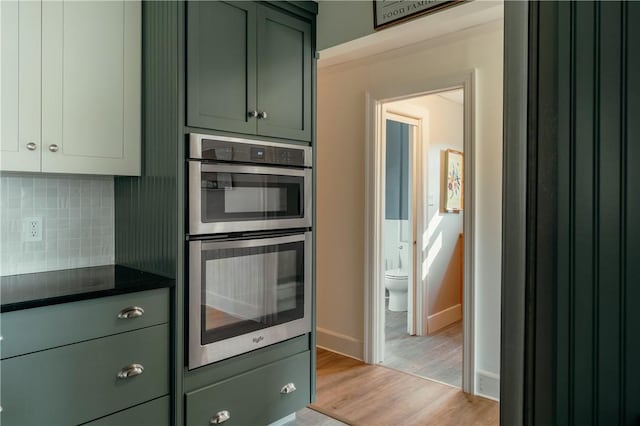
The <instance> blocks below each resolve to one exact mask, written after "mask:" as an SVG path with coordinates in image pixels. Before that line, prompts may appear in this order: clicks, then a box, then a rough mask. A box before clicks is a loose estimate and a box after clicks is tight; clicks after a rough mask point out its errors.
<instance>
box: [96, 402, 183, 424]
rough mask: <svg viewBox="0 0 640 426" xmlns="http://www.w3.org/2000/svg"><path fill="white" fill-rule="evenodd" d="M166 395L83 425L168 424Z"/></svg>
mask: <svg viewBox="0 0 640 426" xmlns="http://www.w3.org/2000/svg"><path fill="white" fill-rule="evenodd" d="M170 403H171V399H170V398H169V397H168V396H163V397H162V398H158V399H154V400H153V401H149V402H146V403H144V404H140V405H136V406H135V407H132V408H129V409H127V410H123V411H120V412H118V413H115V414H112V415H110V416H107V417H103V418H101V419H98V420H95V421H93V422H89V423H85V426H123V425H131V426H169V424H170V423H169V411H170V410H169V405H170Z"/></svg>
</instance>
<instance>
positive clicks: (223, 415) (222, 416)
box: [209, 410, 231, 425]
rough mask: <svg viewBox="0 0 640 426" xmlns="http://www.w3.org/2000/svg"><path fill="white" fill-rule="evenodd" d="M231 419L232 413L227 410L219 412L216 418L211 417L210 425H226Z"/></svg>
mask: <svg viewBox="0 0 640 426" xmlns="http://www.w3.org/2000/svg"><path fill="white" fill-rule="evenodd" d="M230 418H231V413H229V412H228V411H227V410H222V411H218V412H217V413H216V415H215V416H213V417H211V420H209V424H212V425H219V424H220V423H224V422H226V421H227V420H229V419H230Z"/></svg>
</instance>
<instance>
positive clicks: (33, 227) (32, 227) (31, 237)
mask: <svg viewBox="0 0 640 426" xmlns="http://www.w3.org/2000/svg"><path fill="white" fill-rule="evenodd" d="M22 240H23V241H25V242H33V241H42V218H41V217H35V216H34V217H25V218H24V221H23V222H22Z"/></svg>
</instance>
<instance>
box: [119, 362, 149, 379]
mask: <svg viewBox="0 0 640 426" xmlns="http://www.w3.org/2000/svg"><path fill="white" fill-rule="evenodd" d="M143 371H144V367H143V366H142V365H141V364H131V365H127V366H126V367H123V368H122V370H120V371H118V379H128V378H129V377H135V376H139V375H140V374H142V372H143Z"/></svg>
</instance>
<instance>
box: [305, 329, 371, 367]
mask: <svg viewBox="0 0 640 426" xmlns="http://www.w3.org/2000/svg"><path fill="white" fill-rule="evenodd" d="M316 341H317V343H316V346H318V347H319V348H322V349H326V350H328V351H331V352H335V353H337V354H340V355H345V356H348V357H349V358H354V359H357V360H359V361H362V358H363V352H364V350H363V349H364V342H363V341H362V340H358V339H355V338H353V337H351V336H347V335H346V334H341V333H336V332H334V331H331V330H327V329H325V328H321V327H317V328H316Z"/></svg>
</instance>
